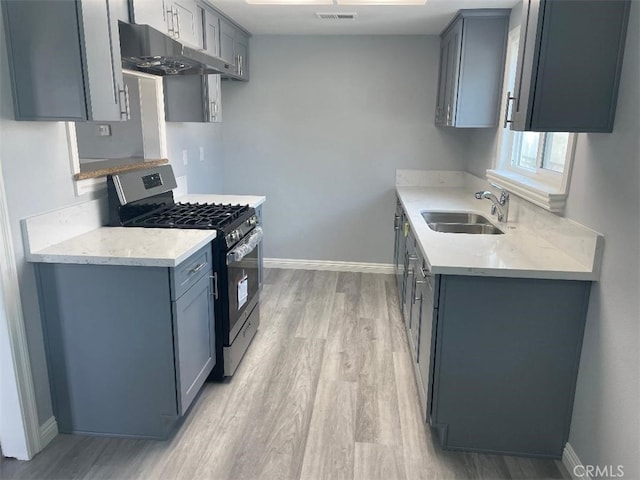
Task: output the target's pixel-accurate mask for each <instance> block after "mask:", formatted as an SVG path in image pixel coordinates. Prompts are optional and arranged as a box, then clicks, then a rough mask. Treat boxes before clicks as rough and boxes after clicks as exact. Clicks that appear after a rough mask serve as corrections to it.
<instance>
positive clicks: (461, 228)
mask: <svg viewBox="0 0 640 480" xmlns="http://www.w3.org/2000/svg"><path fill="white" fill-rule="evenodd" d="M427 225H429V228H431V230H435V231H436V232H445V233H470V234H476V235H502V234H503V233H504V232H503V231H502V230H500V229H499V228H498V227H495V226H493V225H481V224H478V223H476V224H473V223H428V224H427Z"/></svg>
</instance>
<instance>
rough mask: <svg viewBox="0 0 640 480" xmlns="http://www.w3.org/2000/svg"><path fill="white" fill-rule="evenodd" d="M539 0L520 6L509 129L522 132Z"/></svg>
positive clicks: (531, 73)
mask: <svg viewBox="0 0 640 480" xmlns="http://www.w3.org/2000/svg"><path fill="white" fill-rule="evenodd" d="M539 9H540V0H525V2H524V3H523V4H522V24H521V26H520V42H519V43H518V66H517V69H516V83H515V88H514V90H515V91H514V92H513V97H514V98H513V104H512V107H511V129H512V130H524V129H525V125H526V115H527V112H528V111H529V110H530V108H531V105H530V100H532V98H533V97H532V96H531V95H529V92H530V91H531V80H532V77H533V64H534V54H536V48H535V44H536V36H537V30H538V21H540V20H542V19H541V18H539V16H538V12H539Z"/></svg>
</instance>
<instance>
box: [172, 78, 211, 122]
mask: <svg viewBox="0 0 640 480" xmlns="http://www.w3.org/2000/svg"><path fill="white" fill-rule="evenodd" d="M163 83H164V108H165V119H166V121H167V122H220V121H221V120H222V114H221V93H220V75H206V76H200V75H167V76H165V77H164V78H163Z"/></svg>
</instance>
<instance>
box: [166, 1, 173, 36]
mask: <svg viewBox="0 0 640 480" xmlns="http://www.w3.org/2000/svg"><path fill="white" fill-rule="evenodd" d="M166 13H167V32H169V34H170V35H171V36H172V37H175V23H174V21H173V6H171V8H169V9H168V10H166ZM169 22H171V25H169Z"/></svg>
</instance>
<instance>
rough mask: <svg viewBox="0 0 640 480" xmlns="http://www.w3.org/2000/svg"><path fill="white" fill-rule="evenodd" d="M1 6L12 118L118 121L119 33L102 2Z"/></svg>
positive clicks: (120, 93) (120, 99)
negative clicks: (5, 40)
mask: <svg viewBox="0 0 640 480" xmlns="http://www.w3.org/2000/svg"><path fill="white" fill-rule="evenodd" d="M2 7H3V12H4V15H3V16H4V19H5V28H6V29H7V31H6V36H7V40H8V53H9V62H10V66H11V80H12V85H13V95H14V107H15V116H16V119H17V120H51V121H53V120H66V121H81V120H94V121H119V120H121V119H122V116H121V113H120V112H121V106H123V105H125V103H126V102H125V96H124V90H123V89H122V88H123V87H122V85H123V81H122V66H121V58H120V41H119V32H118V28H117V26H116V23H115V22H116V17H115V15H114V16H113V17H112V16H111V15H110V14H109V3H108V1H107V0H102V1H89V0H82V1H79V2H51V1H28V2H2ZM52 39H55V41H52Z"/></svg>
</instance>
